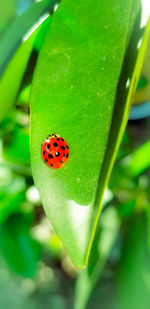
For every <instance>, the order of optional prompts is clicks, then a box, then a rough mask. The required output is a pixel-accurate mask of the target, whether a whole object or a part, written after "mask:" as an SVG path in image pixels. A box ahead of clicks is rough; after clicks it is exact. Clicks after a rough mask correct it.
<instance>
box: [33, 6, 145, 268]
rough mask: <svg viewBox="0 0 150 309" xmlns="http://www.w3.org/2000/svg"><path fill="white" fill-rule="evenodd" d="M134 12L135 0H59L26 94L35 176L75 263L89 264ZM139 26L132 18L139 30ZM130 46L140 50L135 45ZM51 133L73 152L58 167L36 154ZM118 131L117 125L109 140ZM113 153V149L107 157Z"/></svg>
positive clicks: (136, 8) (135, 17)
mask: <svg viewBox="0 0 150 309" xmlns="http://www.w3.org/2000/svg"><path fill="white" fill-rule="evenodd" d="M139 12H140V2H139V1H136V0H133V1H131V0H128V1H119V3H118V1H117V0H115V1H111V2H110V1H106V0H103V1H100V2H99V1H98V0H97V1H96V2H94V5H93V2H92V1H91V0H88V1H85V0H82V1H80V3H78V5H76V3H75V2H73V1H69V0H64V1H63V2H62V3H61V4H60V6H59V8H58V10H57V12H56V14H55V15H54V18H53V20H52V23H51V26H50V29H49V31H48V34H47V36H46V39H45V41H44V44H43V48H42V50H41V53H40V56H39V60H38V64H37V67H36V73H35V76H34V81H33V87H32V94H31V160H32V170H33V176H34V180H35V184H36V186H37V187H38V189H39V192H40V195H41V200H42V203H43V205H44V208H45V211H46V213H47V216H48V217H49V219H50V221H51V223H52V224H53V226H54V227H55V229H56V231H57V233H58V234H59V236H60V237H61V239H62V241H63V244H64V246H65V248H66V249H67V251H68V253H69V255H70V257H71V259H72V260H73V262H74V264H75V265H77V266H78V267H80V268H82V267H84V266H85V265H86V264H87V259H88V254H89V251H90V246H91V244H92V239H93V235H94V232H95V227H96V223H97V219H98V214H99V200H100V199H101V198H102V195H103V191H104V184H105V178H107V174H106V171H105V177H104V178H103V182H102V181H101V180H100V184H99V177H100V176H101V175H102V173H103V163H104V156H105V152H106V147H107V143H108V137H109V134H110V127H111V122H112V114H113V110H114V104H115V98H116V91H117V86H118V80H119V76H120V73H121V67H122V62H123V58H124V55H125V51H126V49H127V44H128V42H129V40H130V37H131V33H132V30H133V26H134V23H135V20H136V19H137V17H138V16H137V15H138V13H139ZM138 29H139V24H136V31H137V33H138ZM136 38H137V35H136ZM136 43H137V42H136ZM133 52H134V53H135V52H136V53H137V48H136V47H135V45H134V48H133V50H132V53H133ZM131 57H132V54H131ZM122 109H124V106H122ZM121 112H122V111H121ZM121 112H120V111H119V114H120V113H121ZM126 117H127V112H126ZM121 121H122V118H121V119H120V122H119V125H121ZM117 125H118V124H117ZM124 126H125V125H123V129H122V130H121V136H122V132H123V130H124ZM54 132H56V133H58V134H60V135H61V136H62V137H63V138H65V140H66V141H67V142H68V143H69V146H70V159H69V161H68V163H67V164H66V165H65V166H64V167H63V168H62V169H59V170H51V169H49V168H48V167H47V166H46V165H45V164H44V162H43V161H42V158H41V143H42V142H43V140H44V139H45V138H46V137H47V135H48V134H50V133H54ZM115 132H116V131H115ZM117 135H118V131H117V132H116V135H115V137H114V138H113V143H115V140H116V136H117ZM119 141H120V140H119ZM111 157H112V153H111V154H109V161H110V159H111ZM113 161H114V157H113ZM110 163H111V166H112V162H110ZM110 163H109V162H107V167H109V166H110ZM99 188H100V189H101V198H100V196H99ZM96 217H97V218H96ZM95 218H96V221H95Z"/></svg>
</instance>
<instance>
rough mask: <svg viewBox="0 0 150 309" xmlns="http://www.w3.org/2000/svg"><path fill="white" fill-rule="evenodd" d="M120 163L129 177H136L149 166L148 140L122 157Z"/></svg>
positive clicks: (149, 143) (149, 150)
mask: <svg viewBox="0 0 150 309" xmlns="http://www.w3.org/2000/svg"><path fill="white" fill-rule="evenodd" d="M121 165H122V167H123V169H124V170H123V171H124V172H126V174H127V175H129V176H130V177H137V176H139V175H140V174H141V173H143V172H144V170H146V169H147V168H148V167H150V140H148V141H147V142H146V143H144V144H143V145H142V146H140V147H139V148H138V149H136V150H135V151H134V152H133V153H132V154H130V155H129V156H127V157H126V158H124V159H123V160H122V162H121Z"/></svg>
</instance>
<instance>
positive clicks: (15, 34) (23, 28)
mask: <svg viewBox="0 0 150 309" xmlns="http://www.w3.org/2000/svg"><path fill="white" fill-rule="evenodd" d="M54 4H55V1H53V0H43V1H41V2H39V3H34V4H33V5H32V6H30V7H29V9H28V10H27V11H26V12H25V13H23V14H22V15H20V16H19V17H18V18H17V19H16V20H15V21H14V23H13V24H12V26H11V28H10V29H9V31H8V32H7V34H6V36H5V37H4V39H3V41H2V42H1V43H0V76H1V75H2V73H3V71H4V70H5V68H6V66H7V65H8V63H9V61H10V59H11V58H12V56H13V55H14V53H15V51H16V49H17V48H18V47H19V46H20V44H21V42H22V41H23V40H24V38H25V36H26V35H28V34H29V33H28V31H29V30H30V31H31V32H32V31H33V30H34V28H36V27H37V26H38V25H39V24H40V23H41V22H42V20H40V17H42V16H43V15H44V14H49V13H52V12H53V7H54ZM44 16H45V17H46V15H44ZM37 21H38V24H36V22H37Z"/></svg>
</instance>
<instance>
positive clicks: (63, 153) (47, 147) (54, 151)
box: [41, 134, 70, 169]
mask: <svg viewBox="0 0 150 309" xmlns="http://www.w3.org/2000/svg"><path fill="white" fill-rule="evenodd" d="M41 151H42V158H43V160H44V162H45V163H46V164H47V165H48V166H49V167H51V168H54V169H58V168H61V167H63V166H64V165H65V164H66V162H67V161H68V159H69V154H70V150H69V146H68V144H67V143H66V141H65V140H64V139H63V138H62V137H61V136H59V135H58V134H51V135H49V136H48V137H47V139H46V140H45V141H44V142H43V143H42V149H41Z"/></svg>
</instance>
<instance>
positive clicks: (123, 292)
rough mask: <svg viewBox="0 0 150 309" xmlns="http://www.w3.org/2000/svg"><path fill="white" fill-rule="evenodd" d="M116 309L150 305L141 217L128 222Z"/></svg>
mask: <svg viewBox="0 0 150 309" xmlns="http://www.w3.org/2000/svg"><path fill="white" fill-rule="evenodd" d="M117 295H118V305H117V304H115V308H116V309H127V308H128V309H133V308H137V309H141V308H143V309H148V308H149V304H150V254H149V251H148V247H147V243H146V222H145V218H143V216H140V217H134V218H133V219H132V220H131V221H130V222H128V230H127V233H126V238H125V240H124V247H123V252H122V260H121V263H120V266H119V273H118V283H117Z"/></svg>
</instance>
